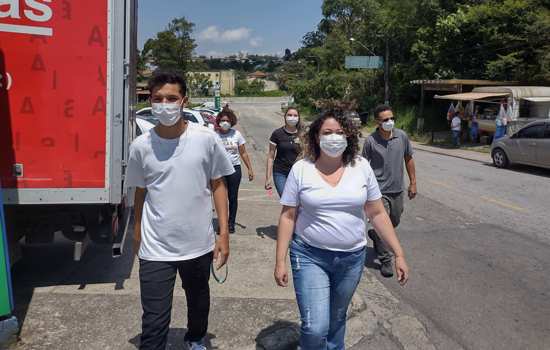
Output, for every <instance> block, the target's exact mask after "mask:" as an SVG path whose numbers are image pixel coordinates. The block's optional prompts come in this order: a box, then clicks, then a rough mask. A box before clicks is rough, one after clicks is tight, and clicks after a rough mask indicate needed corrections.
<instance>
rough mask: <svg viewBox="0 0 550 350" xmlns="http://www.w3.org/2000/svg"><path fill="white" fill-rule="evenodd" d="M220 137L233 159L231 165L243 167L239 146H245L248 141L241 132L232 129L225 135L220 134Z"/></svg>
mask: <svg viewBox="0 0 550 350" xmlns="http://www.w3.org/2000/svg"><path fill="white" fill-rule="evenodd" d="M218 137H219V138H220V140H222V143H223V146H224V147H225V150H226V151H227V154H229V158H230V159H231V163H233V165H241V155H240V153H239V146H241V145H244V144H245V143H246V140H245V139H244V137H243V135H242V134H241V133H240V132H239V130H235V129H230V130H229V131H228V132H226V133H225V134H223V133H221V132H218Z"/></svg>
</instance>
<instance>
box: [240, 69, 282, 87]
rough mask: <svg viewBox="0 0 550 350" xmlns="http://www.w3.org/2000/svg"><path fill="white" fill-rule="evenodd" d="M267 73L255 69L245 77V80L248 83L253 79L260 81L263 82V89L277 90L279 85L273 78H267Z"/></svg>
mask: <svg viewBox="0 0 550 350" xmlns="http://www.w3.org/2000/svg"><path fill="white" fill-rule="evenodd" d="M267 78H268V75H267V73H264V72H261V71H255V72H254V73H250V74H249V75H248V77H247V79H246V80H247V81H248V82H249V83H251V82H253V81H256V80H258V81H262V82H263V83H264V91H275V90H279V85H278V84H277V82H275V81H273V80H267Z"/></svg>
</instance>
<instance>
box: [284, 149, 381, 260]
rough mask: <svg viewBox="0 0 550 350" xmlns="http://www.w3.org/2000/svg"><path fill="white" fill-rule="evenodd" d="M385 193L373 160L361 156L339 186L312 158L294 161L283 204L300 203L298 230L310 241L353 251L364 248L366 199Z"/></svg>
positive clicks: (324, 247) (345, 174)
mask: <svg viewBox="0 0 550 350" xmlns="http://www.w3.org/2000/svg"><path fill="white" fill-rule="evenodd" d="M381 197H382V194H381V193H380V190H379V188H378V183H377V182H376V176H375V175H374V172H373V171H372V168H371V166H370V164H369V162H368V161H367V160H366V159H365V158H363V157H357V159H356V162H355V166H353V167H352V166H351V165H348V166H346V167H345V169H344V173H343V175H342V178H341V179H340V182H339V183H338V185H336V187H332V186H331V185H329V184H328V183H327V182H326V181H325V180H324V179H323V178H322V177H321V174H320V173H319V171H318V170H317V169H316V168H315V164H314V163H312V162H311V161H308V160H300V161H298V162H296V164H294V166H293V167H292V170H291V171H290V174H289V176H288V178H287V180H286V184H285V190H284V192H283V196H282V198H281V204H282V205H286V206H290V207H297V208H298V217H297V219H296V227H295V229H294V230H295V233H296V234H297V235H298V236H299V237H300V238H301V239H302V240H303V241H304V242H305V243H307V244H309V245H311V246H313V247H316V248H320V249H326V250H333V251H346V252H352V251H356V250H359V249H361V248H363V247H364V246H365V245H366V244H367V241H366V237H365V220H366V214H365V210H364V208H365V203H366V202H367V201H374V200H377V199H380V198H381Z"/></svg>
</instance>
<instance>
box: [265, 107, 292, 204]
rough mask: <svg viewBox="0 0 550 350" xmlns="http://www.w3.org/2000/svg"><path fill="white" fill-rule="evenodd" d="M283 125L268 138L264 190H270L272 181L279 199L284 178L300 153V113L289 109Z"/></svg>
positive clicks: (283, 186)
mask: <svg viewBox="0 0 550 350" xmlns="http://www.w3.org/2000/svg"><path fill="white" fill-rule="evenodd" d="M284 118H285V125H284V126H283V127H281V128H279V129H276V130H275V131H273V133H272V134H271V137H270V138H269V153H268V155H267V171H266V174H265V189H266V190H271V189H272V188H273V187H272V179H273V182H274V184H275V189H276V190H277V193H278V194H279V197H280V196H281V195H282V194H283V190H284V188H285V183H286V178H287V177H288V174H289V173H290V169H291V168H292V166H293V165H294V163H295V162H296V158H298V155H299V154H300V152H301V148H300V135H299V134H300V128H301V125H300V113H299V112H298V110H297V109H296V108H294V107H290V108H288V109H287V110H286V113H285V116H284Z"/></svg>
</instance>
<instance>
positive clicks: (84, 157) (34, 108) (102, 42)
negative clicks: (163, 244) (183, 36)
mask: <svg viewBox="0 0 550 350" xmlns="http://www.w3.org/2000/svg"><path fill="white" fill-rule="evenodd" d="M136 33H137V2H136V0H94V1H79V0H63V1H50V0H42V1H38V0H8V1H2V2H1V3H0V120H1V125H0V155H1V159H0V181H1V184H2V188H3V199H4V203H5V205H6V218H7V224H8V229H7V230H8V234H9V235H10V239H11V242H10V245H11V243H15V242H18V241H20V240H21V239H24V240H25V242H27V243H29V244H34V243H40V244H42V243H48V242H52V241H54V239H56V238H59V237H63V239H69V240H71V241H73V242H75V259H79V258H80V255H81V253H82V249H83V248H84V246H85V244H86V242H88V241H89V240H92V241H95V242H98V243H108V244H113V249H114V254H115V255H117V254H120V253H121V241H122V240H123V237H124V233H125V232H126V228H127V225H128V220H129V219H128V217H129V209H128V208H129V206H130V205H131V203H129V196H128V190H127V189H126V188H125V186H124V172H125V164H126V159H127V157H128V146H129V143H130V142H131V140H132V139H133V135H134V133H135V131H134V127H133V125H134V124H133V123H134V102H135V66H136V65H135V59H136V57H135V55H136V52H137V49H136V47H137V46H136V40H137V35H136ZM23 237H24V238H23Z"/></svg>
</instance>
